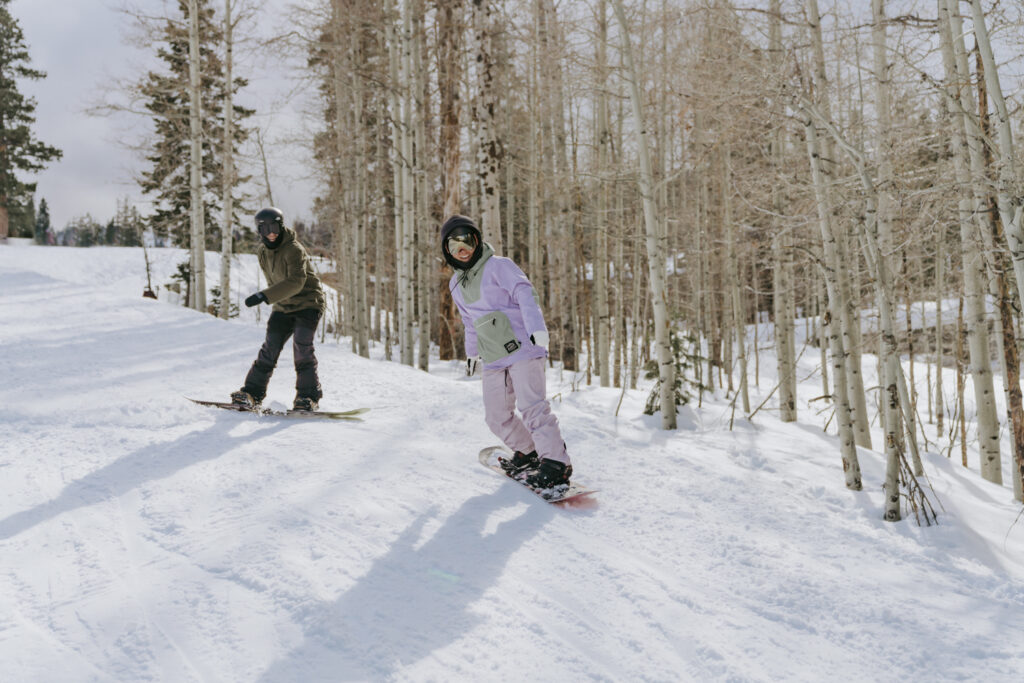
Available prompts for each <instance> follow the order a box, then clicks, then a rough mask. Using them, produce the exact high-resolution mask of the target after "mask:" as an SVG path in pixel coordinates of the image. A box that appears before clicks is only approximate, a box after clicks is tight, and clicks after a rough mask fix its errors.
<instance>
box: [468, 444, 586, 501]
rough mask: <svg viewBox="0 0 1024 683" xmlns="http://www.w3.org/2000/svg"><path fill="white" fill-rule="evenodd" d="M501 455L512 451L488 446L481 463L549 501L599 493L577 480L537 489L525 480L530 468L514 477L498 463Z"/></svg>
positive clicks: (482, 452)
mask: <svg viewBox="0 0 1024 683" xmlns="http://www.w3.org/2000/svg"><path fill="white" fill-rule="evenodd" d="M499 455H505V456H507V457H509V458H511V457H512V451H510V450H508V449H507V448H505V447H504V446H488V447H487V448H485V449H483V450H482V451H480V464H481V465H483V466H484V467H486V468H487V469H489V470H492V471H494V472H497V473H498V474H500V475H501V476H503V477H505V478H507V479H511V480H512V481H514V482H516V483H517V484H520V485H521V486H523V487H524V488H526V489H527V490H529V491H530V492H531V493H533V494H534V495H535V496H537V497H538V498H540V499H541V500H543V501H546V502H548V503H564V502H566V501H570V500H575V499H577V498H580V497H582V496H589V495H590V494H592V493H597V490H596V489H588V488H587V487H586V486H583V485H582V484H578V483H576V482H575V481H570V482H569V484H568V486H566V485H564V484H563V485H561V486H555V487H554V488H550V489H536V488H534V487H532V486H530V485H529V484H527V483H526V481H525V477H526V475H527V473H528V472H529V470H527V471H526V472H520V473H519V474H518V475H516V476H514V477H513V476H509V475H508V474H507V473H506V472H505V470H503V469H502V468H501V465H499V464H498V456H499Z"/></svg>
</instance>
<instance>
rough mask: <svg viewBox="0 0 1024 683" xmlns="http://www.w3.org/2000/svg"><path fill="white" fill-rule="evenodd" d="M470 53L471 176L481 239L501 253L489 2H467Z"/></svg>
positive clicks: (495, 94) (495, 98)
mask: <svg viewBox="0 0 1024 683" xmlns="http://www.w3.org/2000/svg"><path fill="white" fill-rule="evenodd" d="M470 6H471V8H472V25H473V51H474V60H473V61H474V63H475V64H476V85H477V91H476V101H475V106H474V108H473V117H474V119H475V122H476V134H477V145H476V153H477V156H476V164H477V167H476V169H474V175H476V177H477V178H478V179H479V181H480V229H481V231H482V232H483V234H484V237H485V239H487V241H488V242H489V243H490V244H491V246H492V247H494V251H495V253H497V254H502V253H503V250H502V235H501V183H500V178H501V176H500V173H499V168H498V165H499V163H500V161H501V144H500V142H499V140H498V136H497V131H496V128H495V123H494V112H495V109H496V104H497V93H496V92H495V88H494V55H493V46H492V40H491V31H492V29H493V27H494V19H493V16H492V15H493V12H494V8H493V0H471V2H470Z"/></svg>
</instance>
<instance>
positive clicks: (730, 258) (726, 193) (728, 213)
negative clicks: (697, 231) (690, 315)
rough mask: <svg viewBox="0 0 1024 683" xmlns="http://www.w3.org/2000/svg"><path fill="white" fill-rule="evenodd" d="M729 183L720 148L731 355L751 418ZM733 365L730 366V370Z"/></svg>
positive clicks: (724, 152)
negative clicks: (736, 363)
mask: <svg viewBox="0 0 1024 683" xmlns="http://www.w3.org/2000/svg"><path fill="white" fill-rule="evenodd" d="M730 188H731V183H730V182H729V145H728V144H725V145H723V146H722V202H723V206H722V221H723V223H724V224H725V234H726V241H727V247H728V254H727V255H726V269H727V274H726V278H727V280H728V286H729V296H730V297H731V299H732V305H731V308H732V327H733V334H734V335H735V339H736V342H735V343H736V351H735V353H734V354H732V355H733V356H734V357H735V358H737V359H738V360H739V368H740V380H739V389H738V390H739V393H740V397H741V398H742V400H743V412H744V414H746V415H749V414H750V391H749V390H748V388H747V340H746V337H747V321H746V316H745V315H744V313H743V305H742V303H741V298H742V297H741V295H740V269H739V265H738V261H739V257H738V255H737V254H736V236H735V232H736V226H735V225H734V224H733V220H732V198H731V196H730V193H731V189H730ZM731 365H732V363H730V367H731Z"/></svg>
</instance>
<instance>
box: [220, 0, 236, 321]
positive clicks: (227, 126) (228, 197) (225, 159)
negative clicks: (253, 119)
mask: <svg viewBox="0 0 1024 683" xmlns="http://www.w3.org/2000/svg"><path fill="white" fill-rule="evenodd" d="M233 7H234V3H233V2H232V0H224V82H225V83H227V86H228V87H227V88H225V89H224V139H223V148H222V150H221V165H222V170H221V188H220V192H221V203H222V204H223V209H224V214H223V215H224V218H223V220H222V221H221V233H220V236H221V240H220V309H219V310H218V311H217V315H218V316H220V317H221V318H223V319H224V320H227V319H228V315H229V314H230V312H231V254H232V245H231V242H232V234H233V228H234V225H235V219H234V195H233V192H232V188H233V186H234V180H235V159H234V122H235V112H234V109H233V103H234V99H233V97H234V88H233V87H232V80H233V76H232V68H233V66H234V60H233V54H234V46H235V38H234V30H235V22H234V20H233V19H232V9H233Z"/></svg>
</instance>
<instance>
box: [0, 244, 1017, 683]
mask: <svg viewBox="0 0 1024 683" xmlns="http://www.w3.org/2000/svg"><path fill="white" fill-rule="evenodd" d="M151 257H152V258H153V261H154V267H155V268H156V270H157V272H158V277H157V278H156V279H155V282H156V283H161V284H162V283H164V282H168V281H169V280H170V278H169V275H170V273H171V272H172V271H173V268H174V264H175V263H177V262H178V261H180V260H182V253H181V252H177V251H174V250H154V251H153V252H151ZM209 260H210V263H211V273H210V275H209V277H210V280H211V282H215V281H216V280H215V278H216V270H215V267H216V257H215V255H212V254H211V255H210V259H209ZM238 270H239V273H240V274H241V275H242V277H243V278H246V277H248V278H252V280H251V281H243V283H242V285H241V286H240V289H239V291H238V292H235V293H233V297H237V295H238V294H239V293H241V294H242V295H243V296H244V295H245V294H248V293H249V292H250V291H251V289H252V288H253V287H255V279H254V278H255V266H254V262H253V261H251V259H250V260H247V259H243V260H242V263H241V267H240V268H239V269H238ZM144 285H145V273H144V269H143V260H142V252H141V251H140V250H136V249H117V248H94V249H69V248H54V247H49V248H47V247H30V246H0V344H2V348H3V353H2V354H0V380H2V381H0V477H2V479H0V481H2V484H0V486H2V488H3V496H2V497H0V671H2V673H0V679H2V680H5V681H175V682H177V681H264V682H278V681H303V682H308V681H378V680H403V681H406V680H409V681H427V680H430V681H518V680H522V681H567V680H569V681H579V680H600V681H708V680H730V681H777V680H802V681H824V680H863V681H868V680H870V681H897V680H918V681H936V680H984V681H1017V680H1021V678H1022V676H1024V649H1022V648H1021V638H1020V634H1021V633H1024V520H1022V521H1021V522H1019V523H1017V524H1016V525H1014V522H1015V518H1016V516H1017V514H1018V512H1019V510H1020V508H1019V506H1018V505H1016V504H1015V503H1014V502H1013V499H1012V490H1011V489H1010V487H1009V486H1008V485H1007V486H1004V487H998V486H994V485H992V484H989V483H987V482H985V481H983V480H981V479H980V477H979V476H978V475H977V473H976V471H975V470H976V463H972V465H975V467H974V469H964V468H962V467H960V466H959V465H958V463H957V462H956V461H950V460H947V459H946V458H945V457H944V456H943V455H939V454H934V453H929V454H924V458H925V460H926V470H927V475H928V481H929V482H930V483H931V485H932V486H933V487H934V492H932V491H929V495H931V496H932V498H933V500H934V501H935V502H936V507H937V508H938V510H939V525H938V526H933V527H918V526H917V525H916V524H915V523H914V522H913V520H912V518H911V519H910V520H909V521H904V522H900V523H895V524H892V523H885V522H883V521H882V520H881V514H882V512H881V511H882V496H881V482H882V477H883V461H882V458H881V456H880V455H879V454H877V453H873V452H869V451H864V450H862V451H861V453H860V457H861V466H862V469H863V475H864V483H865V487H864V491H863V492H859V493H855V492H851V491H848V490H846V489H845V488H844V486H843V477H842V472H841V471H840V462H839V455H838V452H837V446H836V441H835V438H834V437H832V436H830V435H826V434H825V433H823V431H822V422H823V421H824V419H825V418H826V416H824V415H822V416H818V415H815V413H814V409H813V408H808V407H807V404H806V399H808V398H811V397H814V396H817V395H818V394H820V391H821V385H820V379H818V378H816V377H811V379H808V380H807V387H806V388H805V389H803V391H804V392H805V393H803V394H802V396H803V398H804V399H805V400H804V402H803V403H801V406H800V410H801V418H800V419H801V421H800V422H799V423H797V424H789V425H785V424H782V423H780V422H778V420H777V419H776V418H775V417H774V413H773V412H770V411H768V410H763V411H762V412H760V413H759V414H758V415H757V417H756V418H755V419H754V422H753V423H749V422H746V421H744V420H741V419H738V420H737V421H736V424H735V425H734V428H733V430H731V431H730V430H729V420H730V414H731V410H730V408H729V405H728V403H727V402H726V401H725V400H724V399H721V398H720V399H718V400H709V401H705V403H704V406H703V407H702V408H700V409H699V410H698V409H695V408H687V409H684V410H683V412H682V413H681V415H680V428H679V429H678V431H676V432H674V433H666V432H663V431H661V430H659V429H658V424H659V420H658V418H650V417H646V416H643V415H642V414H641V409H642V405H643V399H644V397H645V392H644V391H631V392H627V394H626V396H625V399H624V401H623V404H622V409H621V411H620V416H619V417H618V418H616V417H615V416H614V412H615V408H616V405H617V403H618V401H619V395H620V392H619V390H616V389H601V388H598V387H587V386H583V387H581V388H580V390H579V391H575V392H574V391H572V384H573V378H572V377H571V376H569V375H568V374H565V375H563V374H562V373H559V372H558V371H556V370H552V371H549V376H548V379H549V395H557V398H556V399H555V401H554V407H555V411H556V413H557V414H558V417H559V419H560V421H561V424H562V427H563V431H564V435H565V437H566V440H567V442H568V445H569V450H570V453H571V454H572V456H573V457H574V466H575V469H576V478H577V479H578V480H580V481H582V482H585V483H586V484H589V485H590V486H592V487H594V488H598V489H600V492H599V493H598V494H597V495H596V496H595V497H594V499H593V501H592V502H591V503H590V504H588V505H582V506H578V507H572V508H559V507H556V506H551V505H547V504H544V503H542V502H540V501H538V500H537V499H536V498H534V497H533V496H532V495H531V494H530V493H529V492H527V491H525V490H523V489H522V488H520V487H518V486H516V485H514V484H512V483H510V482H507V481H504V480H502V479H501V478H500V477H498V476H496V475H495V474H493V473H492V472H489V471H487V470H485V469H484V468H482V467H480V466H479V464H477V462H476V456H477V452H478V451H479V449H480V448H482V447H484V446H487V445H491V444H493V443H494V442H495V439H494V437H493V436H492V435H491V434H490V433H489V431H488V429H487V427H486V426H485V425H484V423H483V418H482V407H481V405H480V384H479V380H478V379H476V378H472V379H470V378H465V377H464V376H463V372H462V364H461V363H441V362H439V361H437V359H436V358H435V359H434V362H433V366H432V369H431V371H430V372H429V373H424V372H421V371H418V370H414V369H410V368H407V367H403V366H401V365H399V364H396V363H391V362H386V361H384V360H383V359H382V358H381V356H382V355H383V351H382V350H381V349H379V348H378V349H375V351H374V357H373V358H372V359H369V360H367V359H363V358H359V357H357V356H354V355H353V354H352V353H350V351H349V345H348V343H347V340H343V341H342V342H341V343H340V344H336V343H335V342H333V341H332V340H330V339H328V340H327V341H326V342H325V343H322V344H320V345H319V346H318V354H319V358H320V368H321V381H322V383H323V385H324V390H325V397H324V400H323V401H322V406H323V407H324V408H325V409H345V408H353V407H359V406H368V407H370V408H372V410H371V412H369V413H368V414H367V415H366V416H365V419H364V420H363V421H362V422H352V423H343V422H326V421H302V420H283V419H273V418H257V417H254V416H251V415H242V414H236V413H231V412H228V411H219V410H216V409H212V408H203V407H200V406H197V405H194V404H192V403H190V402H188V401H186V400H185V398H184V397H185V396H194V397H199V398H212V399H218V398H224V397H226V396H227V395H228V393H229V392H230V391H232V390H234V389H236V388H238V387H239V386H240V384H241V382H242V379H243V378H244V374H245V372H246V370H247V368H248V367H249V365H250V363H251V362H252V360H253V358H254V357H255V354H256V351H257V349H258V347H259V345H260V343H261V341H262V338H263V328H262V327H261V325H260V323H259V322H257V321H256V319H255V315H254V313H253V312H252V311H244V312H243V313H244V316H243V318H241V319H237V320H232V321H228V322H225V321H221V320H217V319H215V318H213V317H211V316H208V315H201V314H198V313H195V312H192V311H189V310H186V309H184V308H181V307H180V306H174V305H170V304H169V303H168V302H167V301H165V300H158V301H153V300H150V299H144V298H142V297H141V293H142V290H143V288H144ZM263 320H264V321H265V320H266V309H265V308H264V311H263ZM763 352H765V353H766V355H765V357H764V358H763V359H762V362H761V372H762V378H761V383H760V389H759V390H758V391H759V392H760V396H761V398H757V397H756V395H757V392H755V398H754V400H755V401H756V403H759V402H760V401H761V400H762V398H763V397H764V396H765V395H767V393H768V391H769V390H770V389H771V386H772V385H773V382H772V380H771V379H770V378H769V377H767V373H768V372H769V370H768V369H769V368H770V367H771V365H772V364H771V361H770V357H769V356H768V355H767V353H768V352H767V351H764V350H763ZM811 355H812V354H805V355H804V358H803V360H802V362H803V363H806V365H805V366H802V369H801V372H800V377H801V378H803V377H807V376H810V375H812V374H813V373H812V371H813V359H811V358H809V356H811ZM869 365H870V361H868V362H866V363H865V369H866V371H869V370H870V367H869ZM577 383H579V382H577ZM868 384H870V382H868ZM293 385H294V370H293V369H292V368H291V356H290V351H289V350H288V349H286V351H285V353H284V355H283V356H282V363H281V366H280V367H279V369H278V372H277V374H276V376H275V377H274V380H273V381H272V383H271V387H270V395H269V397H268V399H269V400H270V401H271V402H272V404H276V405H278V406H286V405H288V404H289V403H290V401H291V398H292V396H293V389H292V387H293ZM756 403H755V404H756ZM769 406H770V403H769ZM879 442H880V439H879V437H878V435H877V434H876V443H879ZM1007 476H1008V469H1007ZM1007 481H1009V479H1007ZM939 504H941V507H939Z"/></svg>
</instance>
